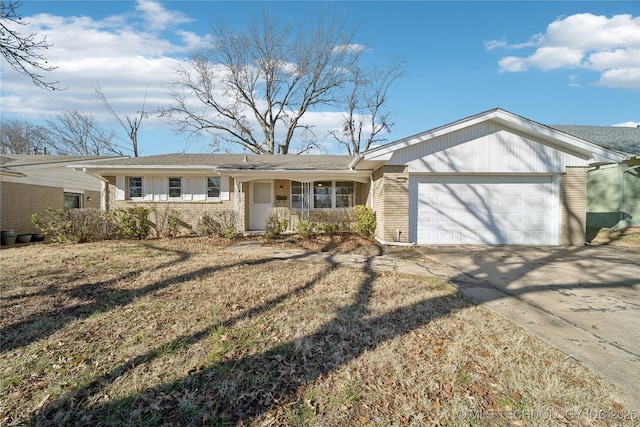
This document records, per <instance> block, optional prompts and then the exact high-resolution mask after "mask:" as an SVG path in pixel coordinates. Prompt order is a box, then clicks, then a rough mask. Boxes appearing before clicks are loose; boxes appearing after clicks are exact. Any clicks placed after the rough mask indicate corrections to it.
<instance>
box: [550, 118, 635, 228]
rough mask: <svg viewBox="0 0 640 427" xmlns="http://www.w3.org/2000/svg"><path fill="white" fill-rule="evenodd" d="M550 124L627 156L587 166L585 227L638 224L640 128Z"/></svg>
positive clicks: (612, 226)
mask: <svg viewBox="0 0 640 427" xmlns="http://www.w3.org/2000/svg"><path fill="white" fill-rule="evenodd" d="M551 126H552V127H553V128H554V129H558V130H560V131H562V132H565V133H568V134H571V135H574V136H577V137H578V138H582V139H584V140H585V141H589V142H593V143H594V144H597V145H600V146H603V147H606V148H609V149H612V150H616V151H619V152H622V153H625V154H627V155H628V156H629V157H628V158H627V160H625V161H624V162H622V163H619V164H616V163H613V164H607V165H597V166H596V167H593V168H590V169H589V171H588V173H587V228H588V229H589V228H591V229H600V228H603V227H606V228H625V227H640V127H635V128H632V127H616V126H563V125H551Z"/></svg>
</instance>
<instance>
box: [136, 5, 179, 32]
mask: <svg viewBox="0 0 640 427" xmlns="http://www.w3.org/2000/svg"><path fill="white" fill-rule="evenodd" d="M136 10H137V11H139V12H141V13H142V16H143V18H144V19H145V20H146V22H147V29H148V30H151V31H159V30H165V29H167V28H170V27H174V26H176V25H179V24H184V23H186V22H191V21H192V20H191V19H190V18H188V17H187V16H186V15H185V14H183V13H182V12H178V11H174V10H167V9H165V8H164V7H163V6H162V5H161V4H160V3H158V2H155V1H151V0H138V4H137V6H136Z"/></svg>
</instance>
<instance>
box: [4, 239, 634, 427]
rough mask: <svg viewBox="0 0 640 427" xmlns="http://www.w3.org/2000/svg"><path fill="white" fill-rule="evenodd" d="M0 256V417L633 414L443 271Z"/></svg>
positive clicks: (332, 420)
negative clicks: (461, 290) (438, 274)
mask: <svg viewBox="0 0 640 427" xmlns="http://www.w3.org/2000/svg"><path fill="white" fill-rule="evenodd" d="M333 242H334V244H335V245H338V244H344V245H355V243H354V242H353V241H351V242H350V243H347V242H343V243H340V242H338V243H336V241H335V240H334V241H333ZM217 243H220V242H217ZM282 244H287V243H286V242H282ZM291 244H294V243H291ZM305 244H306V243H305ZM318 244H322V242H319V243H318ZM324 244H325V246H326V247H328V248H331V247H336V246H331V244H332V241H327V242H324ZM363 247H367V248H368V249H366V250H371V249H372V246H371V245H370V244H367V245H365V244H362V245H355V246H354V247H353V248H352V249H353V250H363V249H362V248H363ZM373 249H375V246H373ZM0 267H1V270H2V272H3V275H2V278H0V286H1V289H2V294H1V295H0V333H1V343H2V346H1V349H0V379H1V380H0V423H1V424H2V425H25V424H29V425H52V424H54V425H55V424H64V425H123V424H128V425H140V424H144V425H159V424H165V425H201V424H206V425H210V424H214V425H408V424H413V425H445V424H448V425H492V426H494V425H505V426H506V425H536V426H538V425H550V426H551V425H560V424H566V425H585V426H586V425H619V424H620V420H619V419H616V420H615V422H612V420H611V419H606V418H600V419H593V418H589V414H622V415H625V414H626V416H627V417H631V416H633V412H631V411H627V410H626V408H625V407H624V406H623V404H622V403H620V402H622V395H621V394H620V391H619V390H618V389H616V388H614V387H613V386H611V385H610V384H609V383H608V382H607V381H605V380H603V379H602V378H600V377H598V376H596V375H594V374H593V373H591V372H590V371H589V370H587V369H585V368H584V367H583V366H581V365H580V364H578V363H577V362H576V361H574V360H573V359H571V358H569V357H567V356H566V355H565V354H563V353H561V352H559V351H557V350H555V349H554V348H553V347H551V346H549V345H547V344H546V343H544V342H542V341H540V340H538V339H536V338H534V337H532V336H530V335H528V334H526V333H525V332H524V331H523V330H522V329H520V328H517V327H515V326H514V325H512V324H511V323H509V322H507V321H505V320H504V319H502V318H499V317H497V316H496V315H494V314H492V313H491V312H489V311H488V310H485V309H484V308H482V307H478V306H476V305H474V304H472V303H471V302H470V301H469V300H467V299H465V298H463V297H461V296H460V295H458V294H457V293H456V292H455V290H454V289H453V288H452V287H451V286H449V285H448V284H446V283H444V282H443V281H441V280H440V279H437V278H431V277H417V276H411V275H406V274H400V273H392V272H384V273H383V272H376V271H371V270H367V269H366V268H350V267H347V266H341V265H335V264H329V263H326V264H325V263H310V262H298V261H297V260H296V258H295V256H293V257H291V258H288V259H276V258H270V257H256V256H249V255H243V254H238V253H231V252H227V251H225V245H219V244H216V242H215V241H213V240H211V239H207V238H189V239H176V240H156V241H148V242H125V241H119V242H103V243H91V244H82V245H58V244H51V245H38V246H28V247H15V248H11V249H8V250H3V251H2V258H1V259H0ZM636 416H637V414H636ZM626 420H630V418H627V419H626ZM626 420H625V421H626ZM514 423H515V424H514Z"/></svg>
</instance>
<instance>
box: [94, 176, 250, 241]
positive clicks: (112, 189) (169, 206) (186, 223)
mask: <svg viewBox="0 0 640 427" xmlns="http://www.w3.org/2000/svg"><path fill="white" fill-rule="evenodd" d="M105 179H106V181H107V188H106V192H105V195H106V200H105V202H106V203H105V204H106V209H107V211H109V210H113V209H117V208H127V207H132V206H144V207H151V208H154V212H153V213H151V214H150V215H149V219H150V220H151V221H152V222H153V223H154V224H155V223H156V222H157V221H163V219H164V218H166V217H167V214H168V213H169V212H170V211H171V210H175V211H176V212H177V213H178V216H179V218H180V221H181V225H182V227H181V229H180V232H181V233H182V234H185V233H187V234H189V233H194V232H195V231H196V230H197V226H198V221H199V220H200V218H201V217H202V216H203V215H204V214H205V213H207V214H209V215H211V216H214V217H215V216H216V215H219V214H221V213H223V212H224V213H225V214H226V213H227V212H233V211H235V200H234V197H235V194H234V183H233V179H230V183H229V191H230V200H224V201H191V200H189V201H187V200H185V201H156V202H147V201H144V202H142V201H137V200H116V186H115V183H116V177H114V176H108V177H105ZM243 199H244V197H243V195H242V194H241V198H240V202H241V203H243ZM240 209H241V212H242V211H243V210H244V209H243V207H242V206H241V207H240ZM236 220H237V227H238V231H244V230H245V217H244V215H239V216H237V218H236Z"/></svg>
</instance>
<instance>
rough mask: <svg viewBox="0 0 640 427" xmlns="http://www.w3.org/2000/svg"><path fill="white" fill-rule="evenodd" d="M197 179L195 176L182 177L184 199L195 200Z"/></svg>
mask: <svg viewBox="0 0 640 427" xmlns="http://www.w3.org/2000/svg"><path fill="white" fill-rule="evenodd" d="M196 179H197V178H196V177H195V176H184V177H182V200H193V191H194V190H195V182H194V181H195V180H196Z"/></svg>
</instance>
